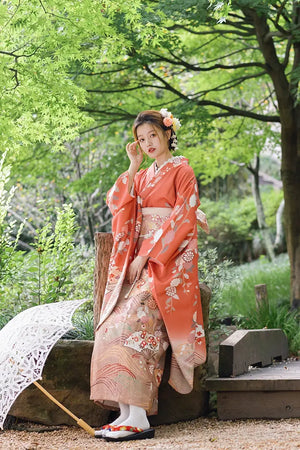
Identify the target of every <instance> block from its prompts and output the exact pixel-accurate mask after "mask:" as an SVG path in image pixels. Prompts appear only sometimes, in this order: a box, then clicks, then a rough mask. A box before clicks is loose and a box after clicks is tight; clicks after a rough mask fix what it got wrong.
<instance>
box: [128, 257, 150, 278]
mask: <svg viewBox="0 0 300 450" xmlns="http://www.w3.org/2000/svg"><path fill="white" fill-rule="evenodd" d="M147 261H148V256H137V257H136V258H134V260H133V261H132V263H131V264H130V266H129V267H128V270H127V279H128V281H129V283H130V284H132V283H133V282H134V280H135V279H137V280H138V279H139V278H140V276H141V273H142V270H143V268H144V267H145V264H146V262H147Z"/></svg>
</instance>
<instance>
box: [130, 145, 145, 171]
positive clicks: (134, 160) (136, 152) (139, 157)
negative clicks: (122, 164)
mask: <svg viewBox="0 0 300 450" xmlns="http://www.w3.org/2000/svg"><path fill="white" fill-rule="evenodd" d="M126 152H127V155H128V158H129V159H130V165H131V166H132V168H133V169H135V170H136V171H137V170H138V168H139V167H140V165H141V164H142V162H143V152H142V150H141V149H140V147H139V142H138V141H135V142H131V143H129V144H127V145H126Z"/></svg>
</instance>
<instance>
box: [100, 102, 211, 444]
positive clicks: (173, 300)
mask: <svg viewBox="0 0 300 450" xmlns="http://www.w3.org/2000/svg"><path fill="white" fill-rule="evenodd" d="M176 126H177V128H178V127H179V126H180V123H179V121H178V120H177V119H176V118H174V117H173V116H172V114H171V113H170V112H168V111H167V110H166V109H162V110H161V111H154V110H150V111H143V112H141V113H140V114H139V115H138V116H137V118H136V120H135V122H134V125H133V134H134V137H135V141H134V142H133V143H130V144H128V145H127V147H126V151H127V155H128V158H129V160H130V165H129V169H128V171H127V172H125V173H123V174H122V175H121V176H120V177H119V178H118V179H117V181H116V183H115V184H114V186H113V187H112V189H111V190H110V191H109V192H108V195H107V203H108V205H109V208H110V210H111V212H112V214H113V221H112V231H113V238H114V245H113V250H112V254H111V259H110V266H109V274H108V281H107V286H106V292H105V297H104V302H103V306H102V310H101V318H100V322H99V325H98V328H97V331H96V335H95V346H94V351H93V356H92V363H91V399H93V400H94V401H95V402H97V403H99V404H102V405H103V406H105V407H108V408H110V409H120V415H119V417H118V418H117V420H115V421H114V422H113V423H111V424H109V425H106V426H105V427H103V428H102V429H101V430H99V431H97V432H96V437H104V438H105V439H106V440H114V441H116V440H131V439H143V438H151V437H153V436H154V430H153V429H151V428H150V425H149V421H148V419H147V415H152V414H157V407H158V404H157V396H158V387H159V384H160V381H161V378H162V374H163V370H164V359H165V353H166V349H167V347H168V346H169V345H171V349H172V360H171V370H170V378H169V383H170V385H171V386H172V387H173V388H174V389H176V391H178V392H180V393H182V394H186V393H189V392H191V390H192V388H193V375H194V368H195V366H197V365H199V364H202V363H204V362H205V359H206V347H205V337H204V331H203V320H202V309H201V301H200V290H199V283H198V268H197V262H198V253H197V220H196V211H197V208H198V206H199V205H200V201H199V197H198V189H197V183H196V179H195V175H194V172H193V170H192V168H191V167H190V166H189V165H188V160H187V159H186V158H184V157H182V156H172V153H171V152H172V150H174V148H176V145H177V138H176V133H175V129H176ZM143 153H145V154H146V155H147V156H148V157H150V158H151V159H153V160H154V161H153V164H152V165H151V166H150V167H149V168H148V169H143V170H139V167H140V165H141V163H142V161H143ZM204 227H205V223H204Z"/></svg>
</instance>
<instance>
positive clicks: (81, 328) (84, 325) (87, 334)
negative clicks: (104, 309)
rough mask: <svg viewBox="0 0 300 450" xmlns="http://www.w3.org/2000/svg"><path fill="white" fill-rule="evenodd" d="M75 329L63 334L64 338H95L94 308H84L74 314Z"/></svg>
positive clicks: (88, 339) (91, 339)
mask: <svg viewBox="0 0 300 450" xmlns="http://www.w3.org/2000/svg"><path fill="white" fill-rule="evenodd" d="M73 325H74V329H73V330H70V331H69V332H68V333H66V334H65V335H64V336H63V339H80V340H84V341H93V340H94V314H93V311H92V310H85V311H84V310H83V311H79V312H78V313H75V314H74V318H73Z"/></svg>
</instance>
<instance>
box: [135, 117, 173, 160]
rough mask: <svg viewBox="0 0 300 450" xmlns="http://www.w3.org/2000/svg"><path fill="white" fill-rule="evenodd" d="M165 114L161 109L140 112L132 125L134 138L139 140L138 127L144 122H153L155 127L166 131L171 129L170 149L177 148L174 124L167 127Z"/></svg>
mask: <svg viewBox="0 0 300 450" xmlns="http://www.w3.org/2000/svg"><path fill="white" fill-rule="evenodd" d="M163 119H164V118H163V116H162V115H161V113H160V112H159V111H155V110H154V109H149V110H147V111H142V112H140V113H139V114H138V115H137V117H136V119H135V121H134V123H133V126H132V131H133V135H134V138H135V139H136V140H137V129H138V127H139V126H140V125H143V124H144V123H151V124H152V125H153V126H154V127H156V128H160V129H161V130H162V131H163V132H164V133H165V132H166V131H167V130H171V136H170V139H169V150H170V151H174V150H176V145H177V136H176V133H175V131H174V129H173V126H172V125H171V126H169V127H167V126H166V125H165V124H164V122H163Z"/></svg>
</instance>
